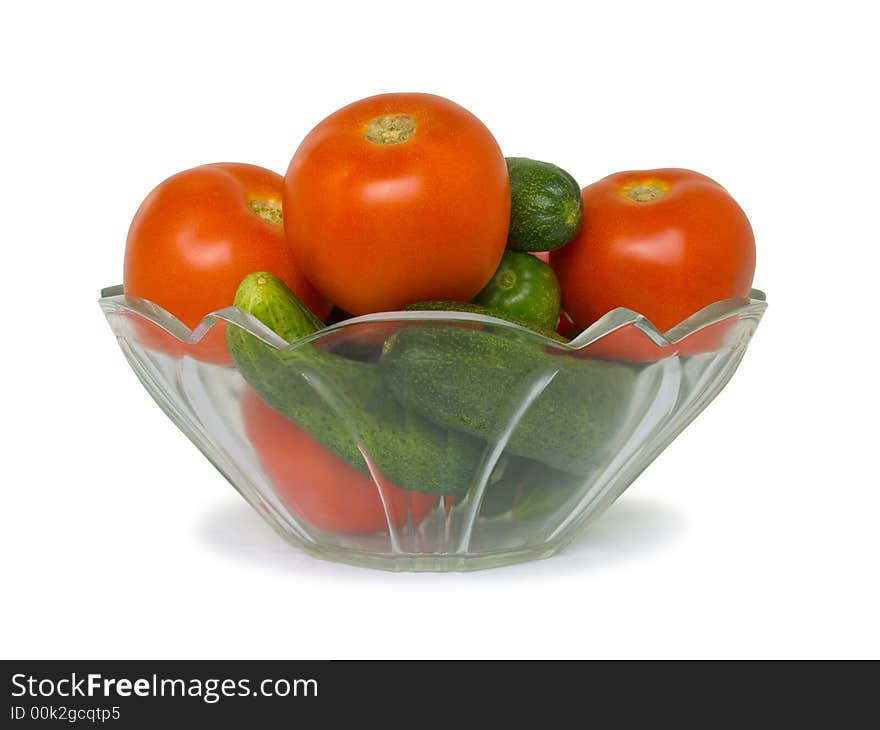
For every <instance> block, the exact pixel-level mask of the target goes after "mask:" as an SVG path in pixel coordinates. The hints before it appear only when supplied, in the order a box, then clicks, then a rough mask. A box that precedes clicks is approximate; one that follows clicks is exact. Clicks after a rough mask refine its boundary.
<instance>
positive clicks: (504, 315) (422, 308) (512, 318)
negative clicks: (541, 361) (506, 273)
mask: <svg viewBox="0 0 880 730" xmlns="http://www.w3.org/2000/svg"><path fill="white" fill-rule="evenodd" d="M406 309H407V311H412V312H468V313H470V314H482V315H485V316H486V317H495V318H496V319H503V320H505V321H506V322H512V323H513V324H518V325H519V326H520V327H525V328H526V329H530V330H532V331H533V332H537V333H538V334H539V335H543V336H544V337H546V338H548V339H550V340H556V341H557V342H568V340H567V339H566V338H565V337H563V336H562V335H560V334H559V333H558V332H556V331H555V330H552V329H549V328H547V327H541V326H540V325H537V324H535V323H534V322H532V321H531V320H529V319H526V318H525V317H518V316H517V315H515V314H511V313H510V312H503V311H501V310H499V309H495V308H494V307H487V306H485V305H484V304H477V303H475V302H448V301H440V302H416V303H415V304H410V305H409V306H408V307H407V308H406Z"/></svg>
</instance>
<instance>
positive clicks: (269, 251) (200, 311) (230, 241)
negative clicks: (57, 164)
mask: <svg viewBox="0 0 880 730" xmlns="http://www.w3.org/2000/svg"><path fill="white" fill-rule="evenodd" d="M282 182H283V180H282V177H281V176H280V175H278V174H277V173H274V172H271V171H270V170H266V169H264V168H261V167H256V166H255V165H244V164H235V163H220V164H214V165H203V166H201V167H196V168H193V169H191V170H186V171H185V172H181V173H178V174H176V175H173V176H172V177H170V178H168V179H167V180H165V181H164V182H163V183H161V184H160V185H159V186H158V187H157V188H155V189H154V190H153V191H152V192H151V193H150V194H149V195H148V196H147V198H146V199H145V200H144V202H143V203H141V206H140V208H139V209H138V211H137V213H136V215H135V217H134V220H133V221H132V224H131V228H130V230H129V232H128V241H127V243H126V248H125V270H124V274H123V280H124V289H125V293H126V295H129V296H135V297H142V298H144V299H148V300H150V301H152V302H154V303H156V304H158V305H159V306H161V307H162V308H163V309H166V310H167V311H169V312H171V314H173V315H174V316H175V317H177V318H178V319H179V320H181V321H182V322H183V323H184V324H185V325H187V326H188V327H189V328H190V329H192V328H194V327H195V326H196V325H197V324H198V323H199V322H200V321H201V319H202V317H204V316H205V315H206V314H208V313H209V312H212V311H214V310H217V309H222V308H223V307H227V306H229V305H231V304H232V300H233V297H234V295H235V290H236V289H237V288H238V285H239V283H240V282H241V280H242V279H243V278H244V277H245V276H246V275H247V274H249V273H251V272H252V271H269V272H271V273H273V274H275V275H276V276H278V277H279V278H281V279H282V280H284V282H285V283H286V284H287V285H288V286H289V287H290V288H291V289H293V290H294V291H295V292H296V293H297V295H299V297H300V298H301V299H302V300H303V301H304V302H305V303H306V304H307V305H308V306H309V307H310V308H311V309H312V310H313V311H314V312H315V313H316V314H317V315H318V316H319V317H323V316H326V315H327V313H328V312H329V311H330V307H329V305H328V303H327V302H326V301H325V300H324V299H323V298H322V297H321V296H320V295H319V294H318V293H317V291H315V289H314V287H312V286H311V284H309V282H308V280H307V279H306V278H305V276H303V274H302V273H301V271H300V270H299V268H298V267H297V265H296V263H295V261H294V257H293V254H292V253H291V251H290V249H289V247H288V246H287V242H286V240H285V238H284V230H283V226H282V215H281V187H282ZM141 330H142V332H141V334H142V340H143V341H144V343H145V344H147V345H148V346H152V347H154V348H157V349H160V350H163V351H166V352H168V351H174V352H173V353H172V354H181V352H182V351H183V348H179V350H180V351H177V350H178V348H175V347H174V345H173V341H171V340H170V339H169V338H167V337H162V336H161V333H160V332H157V331H155V330H154V329H150V328H147V327H142V328H141ZM208 338H209V339H208V341H207V342H203V343H202V344H201V346H200V347H198V348H196V349H194V350H193V351H192V352H190V354H193V355H195V356H196V357H199V358H201V359H204V360H209V361H212V362H221V363H225V362H229V355H228V353H227V351H226V345H225V342H224V340H223V328H222V327H215V328H214V329H213V330H212V331H211V332H210V333H209V335H208Z"/></svg>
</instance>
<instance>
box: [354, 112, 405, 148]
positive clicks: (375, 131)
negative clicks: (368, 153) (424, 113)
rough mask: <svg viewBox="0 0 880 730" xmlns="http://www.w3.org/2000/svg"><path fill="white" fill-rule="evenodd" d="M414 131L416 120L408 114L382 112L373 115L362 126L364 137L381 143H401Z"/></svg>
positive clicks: (374, 142) (375, 142)
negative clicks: (379, 114)
mask: <svg viewBox="0 0 880 730" xmlns="http://www.w3.org/2000/svg"><path fill="white" fill-rule="evenodd" d="M415 133H416V120H415V119H413V118H412V115H410V114H382V115H381V116H378V117H373V118H372V119H371V120H370V121H369V122H367V125H366V127H365V128H364V137H365V138H366V139H367V140H368V141H370V142H372V143H373V144H381V145H392V144H401V143H402V142H406V141H407V140H408V139H410V138H411V137H412V136H413V135H414V134H415Z"/></svg>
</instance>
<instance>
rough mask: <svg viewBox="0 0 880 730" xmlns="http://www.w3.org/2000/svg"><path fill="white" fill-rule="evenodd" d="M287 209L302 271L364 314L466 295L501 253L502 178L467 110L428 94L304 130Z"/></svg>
mask: <svg viewBox="0 0 880 730" xmlns="http://www.w3.org/2000/svg"><path fill="white" fill-rule="evenodd" d="M284 210H285V216H286V219H285V232H286V234H287V239H288V241H289V242H290V246H291V248H292V249H293V253H294V255H295V256H296V260H297V262H298V263H299V265H300V266H301V267H302V270H303V272H305V274H306V276H308V278H309V279H310V280H311V281H312V282H313V283H314V284H315V286H316V287H317V288H318V290H319V291H321V292H322V293H323V295H324V296H325V297H327V298H328V299H330V300H331V301H333V302H334V303H335V304H337V305H338V306H340V307H341V308H342V309H344V310H346V311H347V312H351V313H352V314H355V315H357V314H366V313H368V312H378V311H389V310H396V309H400V308H402V307H404V306H405V305H407V304H411V303H413V302H416V301H424V300H432V299H453V300H459V301H468V300H470V299H471V298H472V297H474V296H475V295H476V294H477V292H479V291H480V290H481V289H482V288H483V286H484V285H485V284H486V283H487V282H488V281H489V279H491V278H492V275H493V274H494V273H495V269H496V268H497V267H498V263H499V262H500V260H501V255H502V254H503V253H504V247H505V243H506V240H507V227H508V223H509V219H510V182H509V179H508V175H507V165H506V163H505V161H504V156H503V155H502V153H501V150H500V149H499V147H498V144H497V143H496V141H495V139H494V138H493V137H492V135H491V133H490V132H489V130H488V129H486V127H485V126H483V124H482V122H480V120H479V119H477V118H476V117H475V116H473V115H472V114H471V113H470V112H468V111H467V110H465V109H463V108H462V107H460V106H458V105H457V104H454V103H452V102H451V101H449V100H447V99H443V98H441V97H439V96H432V95H430V94H382V95H380V96H373V97H370V98H368V99H363V100H361V101H357V102H355V103H353V104H350V105H349V106H346V107H344V108H343V109H340V110H339V111H337V112H335V113H334V114H331V115H330V116H329V117H327V118H326V119H325V120H324V121H322V122H321V123H320V124H318V126H317V127H315V128H314V129H313V130H312V131H311V132H310V133H309V134H308V136H307V137H306V138H305V140H303V142H302V144H301V145H300V147H299V149H298V150H297V151H296V154H295V155H294V157H293V159H292V160H291V162H290V167H289V168H288V170H287V175H286V176H285V178H284Z"/></svg>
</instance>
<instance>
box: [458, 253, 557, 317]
mask: <svg viewBox="0 0 880 730" xmlns="http://www.w3.org/2000/svg"><path fill="white" fill-rule="evenodd" d="M474 302H476V303H477V304H483V305H485V306H487V307H492V309H495V310H497V311H499V312H505V313H507V314H511V315H513V316H515V317H521V318H522V319H525V320H528V321H529V322H532V323H533V324H535V325H537V326H538V327H544V328H546V329H550V330H555V329H556V325H557V324H558V323H559V306H560V304H561V302H562V289H561V288H560V287H559V279H557V278H556V273H555V272H554V271H553V269H551V268H550V267H549V266H548V265H547V264H545V263H544V262H543V261H541V260H540V259H539V258H536V257H535V256H532V255H531V254H527V253H521V252H519V251H506V252H505V253H504V256H502V257H501V263H500V264H498V269H497V270H496V271H495V274H494V275H493V276H492V278H491V279H490V280H489V283H488V284H486V286H485V287H483V290H482V291H481V292H480V293H479V294H477V296H475V297H474Z"/></svg>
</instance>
